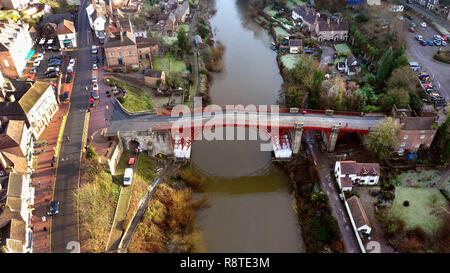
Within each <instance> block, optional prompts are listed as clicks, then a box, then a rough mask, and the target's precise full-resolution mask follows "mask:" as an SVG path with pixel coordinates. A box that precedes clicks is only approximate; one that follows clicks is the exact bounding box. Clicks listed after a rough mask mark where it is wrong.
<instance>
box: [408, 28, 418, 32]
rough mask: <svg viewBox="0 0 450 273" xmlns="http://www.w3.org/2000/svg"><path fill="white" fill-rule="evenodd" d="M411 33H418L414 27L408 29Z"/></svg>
mask: <svg viewBox="0 0 450 273" xmlns="http://www.w3.org/2000/svg"><path fill="white" fill-rule="evenodd" d="M408 30H409V32H416V29H415V28H413V27H410V28H408Z"/></svg>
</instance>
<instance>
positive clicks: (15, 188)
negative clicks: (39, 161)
mask: <svg viewBox="0 0 450 273" xmlns="http://www.w3.org/2000/svg"><path fill="white" fill-rule="evenodd" d="M23 179H24V177H23V174H22V173H10V174H9V179H8V189H7V192H6V196H8V197H19V198H20V197H21V195H22V185H23Z"/></svg>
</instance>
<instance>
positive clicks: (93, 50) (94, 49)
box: [92, 45, 97, 54]
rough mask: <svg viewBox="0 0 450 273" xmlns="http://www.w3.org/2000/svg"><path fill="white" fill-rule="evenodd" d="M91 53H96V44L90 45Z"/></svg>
mask: <svg viewBox="0 0 450 273" xmlns="http://www.w3.org/2000/svg"><path fill="white" fill-rule="evenodd" d="M92 54H97V46H96V45H93V46H92Z"/></svg>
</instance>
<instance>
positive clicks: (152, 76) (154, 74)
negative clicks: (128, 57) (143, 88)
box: [144, 69, 166, 87]
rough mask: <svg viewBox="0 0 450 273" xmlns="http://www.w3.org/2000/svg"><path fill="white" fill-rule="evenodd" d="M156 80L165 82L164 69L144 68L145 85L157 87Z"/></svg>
mask: <svg viewBox="0 0 450 273" xmlns="http://www.w3.org/2000/svg"><path fill="white" fill-rule="evenodd" d="M158 81H160V84H162V83H165V82H166V74H165V73H164V71H161V70H153V69H149V70H145V73H144V82H145V84H146V85H148V86H150V87H158V86H159V84H158Z"/></svg>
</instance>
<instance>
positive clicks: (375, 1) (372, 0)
mask: <svg viewBox="0 0 450 273" xmlns="http://www.w3.org/2000/svg"><path fill="white" fill-rule="evenodd" d="M367 5H369V6H380V5H381V0H367Z"/></svg>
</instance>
